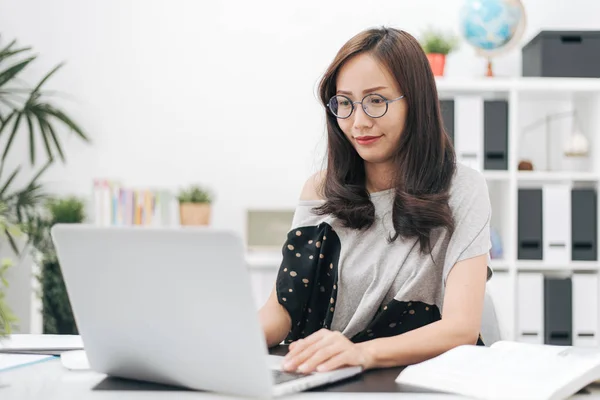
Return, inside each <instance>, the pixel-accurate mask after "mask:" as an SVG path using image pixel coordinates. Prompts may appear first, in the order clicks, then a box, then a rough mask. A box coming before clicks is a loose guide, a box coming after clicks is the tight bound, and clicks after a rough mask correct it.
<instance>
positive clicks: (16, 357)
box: [0, 354, 55, 372]
mask: <svg viewBox="0 0 600 400" xmlns="http://www.w3.org/2000/svg"><path fill="white" fill-rule="evenodd" d="M54 358H55V357H54V356H48V355H39V354H0V372H2V371H7V370H9V369H13V368H17V367H24V366H27V365H31V364H36V363H39V362H42V361H48V360H51V359H54Z"/></svg>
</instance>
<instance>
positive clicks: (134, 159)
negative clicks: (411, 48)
mask: <svg viewBox="0 0 600 400" xmlns="http://www.w3.org/2000/svg"><path fill="white" fill-rule="evenodd" d="M462 4H463V0H420V1H401V0H381V1H378V2H373V3H368V2H364V1H356V0H345V1H329V0H328V1H316V0H309V1H302V2H289V1H285V2H284V1H264V0H259V1H242V0H237V1H218V2H205V1H183V0H168V1H167V0H163V1H158V0H152V1H151V0H137V1H134V0H127V1H125V0H103V1H94V2H92V1H81V0H53V1H47V0H19V1H14V0H0V5H1V10H2V12H0V25H1V26H2V31H1V34H2V39H3V41H4V42H5V41H7V40H10V39H12V38H17V39H18V40H19V41H20V43H21V44H24V45H31V46H33V47H34V49H35V51H36V52H37V53H39V54H40V58H39V60H38V61H37V62H36V64H35V65H34V66H33V67H32V68H31V70H30V72H29V73H28V74H27V76H26V77H27V78H30V79H31V82H32V83H33V82H34V81H35V80H37V79H38V78H39V77H40V76H41V74H43V73H44V72H46V71H47V70H49V69H50V68H51V67H52V66H54V65H55V64H56V63H58V62H61V61H67V64H66V66H65V67H64V69H63V70H62V71H61V72H60V73H59V74H58V75H57V76H55V77H54V78H53V79H52V81H51V85H49V87H53V88H57V89H59V90H61V91H62V92H65V93H67V94H68V95H69V96H70V97H71V100H69V101H67V102H66V106H68V109H69V110H71V113H74V115H75V116H76V119H77V120H78V121H79V122H80V123H81V125H82V126H83V127H85V129H86V131H87V132H89V133H90V135H91V136H92V138H93V142H94V143H93V145H92V146H84V145H81V144H80V143H79V142H78V141H74V140H71V141H69V142H68V144H67V156H68V165H67V166H66V167H62V166H57V167H55V168H53V169H52V170H51V171H50V172H49V173H48V175H47V176H46V182H48V184H49V185H50V187H51V188H52V189H53V190H56V191H58V192H61V193H73V192H75V193H82V194H89V192H90V190H91V180H92V179H93V178H95V177H112V178H117V179H121V180H123V181H124V182H125V183H127V184H131V185H152V186H168V187H173V188H177V187H179V186H180V185H184V184H187V183H190V182H201V183H205V184H208V185H210V186H211V187H213V188H214V190H215V191H216V192H217V196H218V197H217V201H216V203H215V208H214V217H213V223H214V225H215V226H217V227H224V228H231V229H235V230H238V231H240V232H241V231H242V229H243V221H244V220H243V217H244V210H245V208H246V207H293V206H294V203H295V200H296V199H297V196H298V194H299V191H300V189H301V186H302V183H303V182H304V180H305V179H306V177H307V175H308V174H310V173H311V172H313V171H315V170H316V169H318V168H319V167H320V165H321V154H322V149H323V146H324V144H325V136H324V133H325V131H324V125H323V110H322V108H321V107H320V105H319V103H318V101H317V98H316V95H315V92H316V85H317V82H318V79H319V77H320V75H321V73H322V72H323V71H324V70H325V68H326V66H327V64H328V63H329V62H330V60H331V59H332V58H333V57H334V55H335V52H336V51H337V49H338V48H339V47H340V46H341V45H342V44H343V43H344V42H345V41H346V40H347V39H349V38H350V37H351V36H352V35H353V34H355V33H357V32H358V31H360V30H362V29H364V28H367V27H371V26H376V25H391V26H395V27H399V28H402V29H405V30H407V31H409V32H410V33H412V34H414V35H415V36H418V35H419V33H420V32H421V31H422V30H423V29H424V28H426V27H427V26H428V25H434V26H437V27H443V28H447V29H453V30H455V31H456V29H457V23H458V10H459V7H460V6H461V5H462ZM524 4H525V7H526V9H527V13H528V27H527V31H526V35H525V37H524V40H523V42H526V41H527V40H528V39H529V38H531V37H532V36H533V35H534V34H535V33H537V32H538V31H539V30H540V29H553V28H556V29H559V28H564V29H594V28H595V29H598V28H600V22H598V19H597V16H598V15H600V3H599V2H591V1H589V0H571V1H569V2H564V1H563V0H525V1H524ZM484 67H485V61H484V60H482V59H480V58H477V57H476V55H475V53H474V51H473V49H472V48H470V47H469V46H468V45H467V44H463V45H462V47H461V49H460V50H459V51H458V52H457V53H455V54H452V55H451V56H450V57H449V59H448V63H447V75H448V76H459V75H460V76H468V75H480V74H482V73H483V71H484ZM495 72H496V73H497V75H513V76H514V75H518V74H519V73H520V52H519V49H515V50H514V51H513V52H512V53H511V54H509V55H506V56H503V57H501V58H499V59H498V60H497V62H496V63H495ZM228 104H230V105H231V107H234V106H235V107H237V108H228V107H226V106H224V105H228ZM0 139H1V138H0ZM0 144H2V142H0ZM25 144H26V143H25V142H23V143H18V145H20V146H22V147H23V150H24V153H23V154H26V153H25V149H26V147H25ZM40 150H41V148H40ZM19 158H20V157H19ZM24 160H25V159H24V158H23V159H18V158H16V157H15V158H13V159H12V160H11V162H12V163H13V165H16V163H20V162H22V161H24Z"/></svg>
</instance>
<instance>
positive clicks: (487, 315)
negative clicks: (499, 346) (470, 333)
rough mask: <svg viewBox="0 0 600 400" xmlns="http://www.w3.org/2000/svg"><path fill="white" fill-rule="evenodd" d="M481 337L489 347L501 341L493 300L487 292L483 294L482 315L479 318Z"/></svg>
mask: <svg viewBox="0 0 600 400" xmlns="http://www.w3.org/2000/svg"><path fill="white" fill-rule="evenodd" d="M481 337H482V339H483V343H485V345H486V346H491V345H492V344H494V343H495V342H497V341H499V340H501V339H502V334H501V331H500V324H499V322H498V316H497V314H496V307H495V305H494V299H493V298H492V296H491V295H490V294H489V293H488V292H487V291H486V293H485V298H484V302H483V314H482V316H481Z"/></svg>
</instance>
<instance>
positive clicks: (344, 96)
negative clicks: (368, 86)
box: [327, 93, 405, 119]
mask: <svg viewBox="0 0 600 400" xmlns="http://www.w3.org/2000/svg"><path fill="white" fill-rule="evenodd" d="M373 96H377V97H379V98H381V99H382V100H383V101H384V102H385V111H384V112H383V114H381V115H379V116H377V117H375V116H373V115H371V114H369V113H368V112H367V110H365V107H364V105H363V101H365V99H366V98H367V97H373ZM336 97H343V98H345V99H348V101H349V102H350V105H351V106H352V109H351V110H350V114H348V116H347V117H338V116H337V115H336V113H335V112H333V110H332V108H331V102H332V101H333V99H335V98H336ZM404 97H405V95H402V96H400V97H396V98H395V99H390V100H388V99H386V98H385V97H384V96H382V95H380V94H378V93H369V94H367V95H366V96H365V97H363V98H362V100H360V101H352V99H351V98H349V97H348V96H346V95H343V94H337V95H334V96H332V97H331V98H330V99H329V101H328V102H327V109H328V110H329V111H330V112H331V114H332V115H333V116H334V117H336V118H339V119H348V118H350V117H351V116H352V113H354V109H355V107H354V105H355V104H360V105H361V107H362V109H363V111H364V112H365V114H367V115H368V116H369V117H371V118H381V117H383V116H384V115H385V114H386V113H387V112H388V109H389V104H390V103H393V102H394V101H398V100H400V99H403V98H404Z"/></svg>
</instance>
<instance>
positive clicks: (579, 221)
mask: <svg viewBox="0 0 600 400" xmlns="http://www.w3.org/2000/svg"><path fill="white" fill-rule="evenodd" d="M571 204H572V207H571V219H572V226H571V237H572V244H571V246H572V254H571V257H572V259H573V260H574V261H596V260H597V259H598V255H597V251H598V250H597V246H598V245H597V242H598V233H597V229H598V228H597V213H596V191H595V190H594V189H590V188H574V189H573V190H572V191H571Z"/></svg>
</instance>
